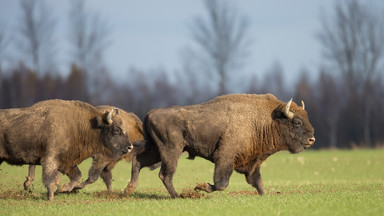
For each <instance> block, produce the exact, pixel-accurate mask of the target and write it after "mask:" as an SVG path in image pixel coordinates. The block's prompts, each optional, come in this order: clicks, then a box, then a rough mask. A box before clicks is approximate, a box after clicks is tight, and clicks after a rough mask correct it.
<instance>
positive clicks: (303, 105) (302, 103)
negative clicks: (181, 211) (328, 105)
mask: <svg viewBox="0 0 384 216" xmlns="http://www.w3.org/2000/svg"><path fill="white" fill-rule="evenodd" d="M301 106H302V108H303V110H305V104H304V101H301Z"/></svg>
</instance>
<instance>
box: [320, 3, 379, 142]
mask: <svg viewBox="0 0 384 216" xmlns="http://www.w3.org/2000/svg"><path fill="white" fill-rule="evenodd" d="M318 36H319V37H318V38H319V40H320V42H321V43H322V45H323V47H324V56H325V57H326V59H327V60H328V62H329V63H330V64H331V65H333V66H334V71H337V72H338V74H340V75H341V77H342V79H343V80H345V86H346V91H345V94H347V95H345V96H346V98H348V97H349V98H351V97H356V98H358V100H359V101H360V104H361V109H360V110H361V112H359V113H356V114H357V115H361V117H362V122H363V128H362V129H363V130H362V131H363V139H364V142H365V144H367V145H370V144H371V137H370V125H371V124H370V119H371V116H370V115H371V110H372V106H373V100H372V97H371V93H372V87H373V81H374V80H375V77H376V76H377V75H378V74H379V73H382V71H381V70H380V68H379V67H380V65H381V63H382V61H383V51H384V25H383V19H381V16H380V13H378V12H377V11H375V10H374V9H372V8H369V7H367V6H366V5H364V4H362V3H359V2H358V1H357V0H352V1H343V2H342V3H340V2H338V3H337V4H336V6H335V16H334V17H333V20H328V19H326V18H325V17H324V18H323V30H322V31H321V32H320V33H319V35H318Z"/></svg>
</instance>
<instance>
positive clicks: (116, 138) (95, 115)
mask: <svg viewBox="0 0 384 216" xmlns="http://www.w3.org/2000/svg"><path fill="white" fill-rule="evenodd" d="M123 124H124V122H123V121H122V119H121V117H120V116H119V115H118V110H116V109H112V110H111V111H109V112H107V113H104V112H101V111H100V110H98V109H96V108H95V107H94V106H92V105H90V104H87V103H84V102H80V101H63V100H48V101H42V102H39V103H36V104H34V105H33V106H31V107H27V108H16V109H6V110H0V164H1V163H2V162H3V161H5V162H7V163H9V164H11V165H23V164H31V165H42V169H43V171H42V172H43V182H44V184H45V187H46V188H47V189H48V199H49V200H52V199H53V197H54V187H55V180H56V177H57V175H58V172H59V171H60V172H62V173H64V174H66V175H68V176H69V178H70V180H71V182H70V184H68V185H66V187H67V190H68V191H70V190H72V188H73V187H75V186H76V185H77V184H78V183H79V181H80V180H81V179H78V178H79V176H80V178H81V173H80V171H79V169H78V168H77V164H79V163H80V162H82V161H83V160H84V159H86V158H88V157H94V156H97V155H100V154H102V155H108V157H110V158H116V159H118V158H120V157H121V156H122V155H124V154H126V153H128V152H129V151H131V149H132V147H133V145H132V143H131V142H130V140H129V137H128V134H127V133H126V131H124V130H123V129H122V126H123ZM79 173H80V174H79Z"/></svg>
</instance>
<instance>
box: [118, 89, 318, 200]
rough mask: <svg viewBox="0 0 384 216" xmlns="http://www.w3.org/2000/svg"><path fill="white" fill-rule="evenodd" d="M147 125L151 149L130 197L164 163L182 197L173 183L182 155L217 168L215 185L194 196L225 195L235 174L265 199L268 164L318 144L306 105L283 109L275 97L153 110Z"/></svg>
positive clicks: (137, 161) (166, 178)
mask: <svg viewBox="0 0 384 216" xmlns="http://www.w3.org/2000/svg"><path fill="white" fill-rule="evenodd" d="M143 124H144V125H143V128H144V137H145V141H142V142H144V144H145V146H146V148H145V151H144V152H142V153H140V154H138V155H137V156H136V157H135V158H134V160H133V163H132V175H131V182H130V183H129V184H128V186H127V188H126V189H125V193H126V195H129V194H130V193H132V192H133V191H134V189H135V188H136V187H137V183H138V182H137V181H138V175H139V172H140V170H141V168H143V167H146V166H150V165H152V164H155V163H158V162H160V161H161V169H160V172H159V177H160V179H161V180H162V181H163V183H164V185H165V187H166V188H167V190H168V192H169V194H170V195H171V197H178V194H177V192H176V191H175V189H174V187H173V183H172V177H173V174H174V173H175V171H176V167H177V161H178V159H179V157H180V155H181V153H182V152H183V151H186V152H188V153H189V158H191V159H193V158H194V157H195V156H199V157H202V158H205V159H207V160H209V161H211V162H213V163H214V164H215V172H214V184H213V185H211V184H208V183H201V184H198V185H197V186H196V188H195V190H203V191H206V192H208V193H210V192H213V191H216V190H219V191H221V190H224V189H225V188H226V187H227V186H228V183H229V178H230V176H231V174H232V172H233V170H236V171H237V172H239V173H243V174H244V175H245V177H246V180H247V182H248V183H249V184H251V185H252V186H253V187H255V188H256V190H257V192H258V193H259V194H260V195H262V194H264V189H263V182H262V178H261V174H260V165H261V164H262V163H263V161H265V160H266V159H267V158H268V157H269V156H270V155H272V154H273V153H275V152H278V151H282V150H288V151H290V152H291V153H298V152H301V151H303V150H304V149H306V148H308V147H310V146H311V145H313V143H314V142H315V138H314V136H313V135H314V130H313V128H312V126H311V124H310V123H309V121H308V116H307V113H306V111H305V110H304V104H303V106H302V107H299V106H297V105H296V104H295V103H294V102H292V99H291V100H290V101H289V102H288V103H284V102H282V101H280V100H278V99H277V98H276V97H274V96H273V95H271V94H267V95H247V94H241V95H239V94H235V95H225V96H220V97H217V98H215V99H213V100H211V101H209V102H207V103H203V104H199V105H192V106H184V107H171V108H165V109H154V110H151V111H150V112H149V113H148V114H147V115H146V117H145V120H144V123H143Z"/></svg>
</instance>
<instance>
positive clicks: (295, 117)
mask: <svg viewBox="0 0 384 216" xmlns="http://www.w3.org/2000/svg"><path fill="white" fill-rule="evenodd" d="M304 108H305V106H304V102H302V106H298V105H296V104H295V103H292V99H291V100H290V101H289V102H288V103H287V104H284V106H280V107H278V108H277V109H276V110H275V111H274V117H275V120H276V121H278V122H279V124H280V125H281V130H282V133H281V134H282V136H283V137H282V138H283V139H284V141H283V142H284V143H285V144H286V145H287V147H288V150H289V151H290V152H291V153H299V152H301V151H303V150H304V149H306V148H309V147H310V146H312V145H313V143H314V142H315V137H314V129H313V127H312V125H311V123H309V120H308V116H307V112H306V111H305V109H304Z"/></svg>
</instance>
